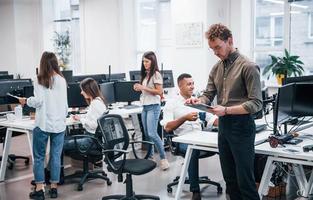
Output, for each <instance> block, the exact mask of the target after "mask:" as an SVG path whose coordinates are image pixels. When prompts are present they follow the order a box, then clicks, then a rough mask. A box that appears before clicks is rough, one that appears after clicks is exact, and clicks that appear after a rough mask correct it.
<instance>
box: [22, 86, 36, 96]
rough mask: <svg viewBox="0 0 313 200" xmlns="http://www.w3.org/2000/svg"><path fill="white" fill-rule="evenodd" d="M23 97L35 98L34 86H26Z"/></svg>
mask: <svg viewBox="0 0 313 200" xmlns="http://www.w3.org/2000/svg"><path fill="white" fill-rule="evenodd" d="M23 96H24V97H26V98H28V97H32V96H34V86H25V87H24V95H23Z"/></svg>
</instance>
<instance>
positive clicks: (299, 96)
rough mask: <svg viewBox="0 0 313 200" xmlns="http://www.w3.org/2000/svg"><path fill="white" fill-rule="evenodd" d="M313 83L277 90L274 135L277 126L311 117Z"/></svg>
mask: <svg viewBox="0 0 313 200" xmlns="http://www.w3.org/2000/svg"><path fill="white" fill-rule="evenodd" d="M311 91H313V83H312V82H311V83H304V82H299V83H290V84H287V85H284V86H282V87H280V88H279V89H278V95H277V98H276V105H275V109H274V120H273V123H274V134H277V126H278V125H279V124H282V123H285V122H288V121H289V120H290V119H292V118H295V117H296V118H298V117H305V116H313V93H312V92H311Z"/></svg>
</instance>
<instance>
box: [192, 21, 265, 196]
mask: <svg viewBox="0 0 313 200" xmlns="http://www.w3.org/2000/svg"><path fill="white" fill-rule="evenodd" d="M205 36H206V38H207V39H208V44H209V47H210V48H211V49H212V50H213V51H214V54H215V55H216V56H217V57H219V58H220V59H221V60H220V61H218V62H217V63H216V64H215V65H214V66H213V68H212V70H211V72H210V75H209V79H208V84H207V87H206V90H205V91H204V93H203V95H202V96H201V97H199V98H198V99H188V100H187V101H186V103H194V104H195V103H200V102H201V103H206V104H210V103H211V102H212V101H213V99H214V97H215V96H216V95H217V104H218V105H217V106H214V107H213V109H209V110H208V112H211V113H213V114H215V115H217V116H219V123H218V130H219V135H218V149H219V153H220V163H221V167H222V172H223V177H224V179H225V182H226V193H227V198H230V199H231V200H259V195H258V193H257V189H256V184H255V179H254V139H255V123H254V119H253V117H252V114H253V113H256V112H257V111H259V110H261V109H262V94H261V83H260V71H259V67H258V66H257V65H256V64H255V63H253V62H251V61H249V60H248V59H247V58H246V57H245V56H243V55H242V54H241V53H240V52H239V51H238V50H237V49H236V48H234V46H233V37H232V33H231V31H230V30H229V29H228V28H227V27H226V26H224V25H222V24H214V25H212V26H211V27H210V28H209V30H208V31H207V32H206V35H205Z"/></svg>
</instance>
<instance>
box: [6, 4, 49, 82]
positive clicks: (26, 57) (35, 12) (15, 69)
mask: <svg viewBox="0 0 313 200" xmlns="http://www.w3.org/2000/svg"><path fill="white" fill-rule="evenodd" d="M40 6H41V3H40V0H14V1H11V0H2V1H1V2H0V27H1V29H0V44H1V45H0V70H8V71H9V72H10V73H13V74H15V75H16V74H20V75H21V76H22V77H23V78H30V77H33V76H34V74H35V66H37V65H38V63H39V59H40V55H41V52H42V45H43V44H42V30H41V27H42V26H41V20H40V19H41V8H40Z"/></svg>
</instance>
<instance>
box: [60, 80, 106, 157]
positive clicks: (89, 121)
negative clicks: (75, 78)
mask: <svg viewBox="0 0 313 200" xmlns="http://www.w3.org/2000/svg"><path fill="white" fill-rule="evenodd" d="M80 89H81V95H83V97H84V98H85V100H86V102H87V104H88V105H89V106H88V111H87V113H86V114H85V115H82V116H81V115H74V116H73V119H74V120H79V121H80V122H81V124H82V125H83V128H84V129H85V134H95V132H96V129H97V127H98V124H97V119H98V118H100V117H101V116H102V115H103V114H104V113H106V112H107V107H106V105H105V103H104V102H105V101H104V97H103V95H102V94H101V91H100V89H99V86H98V83H97V82H96V81H95V80H94V79H92V78H86V79H84V80H83V81H82V82H81V83H80ZM76 142H77V143H78V145H80V146H82V145H84V146H86V147H88V146H90V145H91V144H92V143H93V140H92V139H91V138H81V139H78V140H77V141H76ZM93 146H94V147H96V146H95V145H93ZM63 149H64V151H65V152H66V151H71V150H75V149H76V147H75V141H74V139H72V138H71V137H69V138H65V142H64V148H63Z"/></svg>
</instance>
